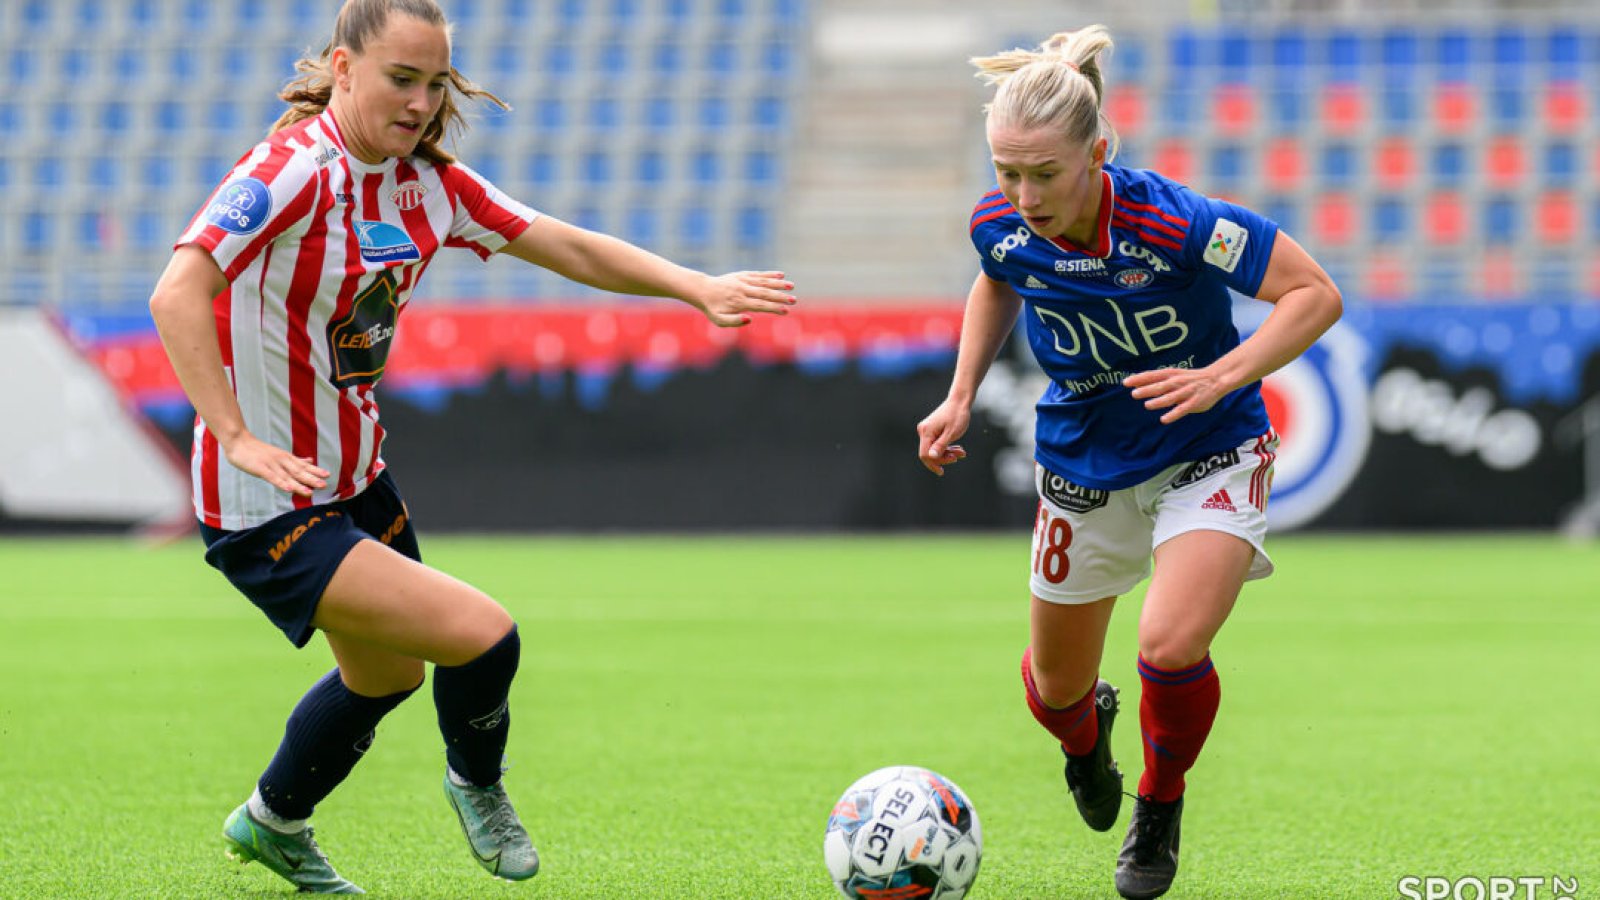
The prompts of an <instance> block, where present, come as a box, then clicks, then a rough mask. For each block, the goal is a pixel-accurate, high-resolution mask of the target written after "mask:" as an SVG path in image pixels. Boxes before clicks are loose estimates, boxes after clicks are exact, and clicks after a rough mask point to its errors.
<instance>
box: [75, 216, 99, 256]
mask: <svg viewBox="0 0 1600 900" xmlns="http://www.w3.org/2000/svg"><path fill="white" fill-rule="evenodd" d="M76 218H77V220H78V221H77V228H76V229H75V230H76V231H77V236H78V247H77V249H78V250H80V251H85V252H91V253H93V252H99V251H101V250H104V249H105V240H104V238H105V226H104V223H103V222H102V221H101V219H102V217H101V215H100V213H99V212H96V211H80V212H79V213H78V214H77V216H76Z"/></svg>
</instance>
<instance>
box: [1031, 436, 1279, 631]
mask: <svg viewBox="0 0 1600 900" xmlns="http://www.w3.org/2000/svg"><path fill="white" fill-rule="evenodd" d="M1277 446H1278V440H1277V435H1275V434H1272V433H1271V432H1268V433H1267V434H1265V435H1262V436H1261V437H1260V438H1252V439H1251V440H1249V441H1246V442H1245V443H1244V444H1241V445H1240V446H1239V447H1237V448H1235V449H1233V450H1228V451H1226V452H1223V453H1217V454H1213V455H1211V456H1208V457H1206V458H1205V459H1201V460H1196V461H1193V462H1186V463H1179V464H1178V465H1174V466H1169V467H1168V468H1166V469H1164V470H1162V471H1161V472H1160V473H1159V474H1157V475H1156V476H1155V477H1154V478H1151V479H1150V480H1148V481H1145V482H1143V483H1142V484H1137V485H1134V486H1133V487H1130V488H1123V489H1121V490H1105V489H1101V488H1091V487H1084V486H1083V485H1080V484H1074V483H1072V482H1071V481H1069V480H1067V479H1066V478H1063V477H1062V476H1060V475H1057V474H1055V473H1054V472H1051V471H1050V470H1049V469H1046V468H1045V467H1043V466H1035V468H1034V484H1035V487H1036V488H1037V489H1038V492H1039V511H1038V514H1037V515H1036V516H1035V518H1034V523H1033V553H1032V556H1031V560H1030V561H1031V563H1032V573H1031V576H1030V578H1029V587H1030V588H1031V589H1032V591H1033V595H1034V596H1035V597H1038V598H1039V599H1041V600H1048V601H1050V602H1052V603H1092V602H1094V601H1096V600H1099V599H1101V598H1103V597H1116V596H1120V595H1122V594H1125V593H1127V592H1128V591H1130V590H1132V589H1133V587H1134V586H1135V585H1137V584H1138V583H1139V582H1141V581H1143V580H1144V579H1145V578H1146V577H1147V576H1148V575H1149V574H1150V557H1151V553H1152V552H1153V551H1154V549H1155V548H1156V547H1157V546H1160V545H1161V544H1162V543H1163V542H1165V541H1167V540H1170V539H1172V538H1174V537H1176V536H1178V535H1180V534H1183V533H1185V532H1188V531H1199V530H1207V531H1220V532H1223V533H1225V534H1232V535H1234V536H1236V537H1238V538H1239V539H1240V540H1243V541H1244V542H1246V543H1248V544H1250V545H1251V546H1252V547H1254V548H1255V551H1256V555H1255V561H1254V562H1252V563H1251V566H1250V573H1249V575H1248V576H1246V577H1247V579H1256V578H1265V577H1266V576H1268V575H1270V574H1272V560H1271V559H1269V558H1268V557H1267V553H1266V549H1265V542H1266V537H1267V518H1266V506H1267V494H1268V491H1269V489H1270V487H1271V484H1272V461H1273V459H1274V457H1275V456H1276V451H1277Z"/></svg>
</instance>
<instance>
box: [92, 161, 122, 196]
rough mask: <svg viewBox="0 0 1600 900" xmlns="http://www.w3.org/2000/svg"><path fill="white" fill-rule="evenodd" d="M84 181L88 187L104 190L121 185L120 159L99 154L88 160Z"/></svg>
mask: <svg viewBox="0 0 1600 900" xmlns="http://www.w3.org/2000/svg"><path fill="white" fill-rule="evenodd" d="M87 170H88V171H87V173H86V177H85V179H84V180H85V181H87V182H88V183H89V186H90V187H95V188H100V189H101V190H106V189H109V188H115V187H120V186H121V184H122V157H121V156H118V155H116V154H100V155H96V156H92V157H90V158H89V162H88V166H87Z"/></svg>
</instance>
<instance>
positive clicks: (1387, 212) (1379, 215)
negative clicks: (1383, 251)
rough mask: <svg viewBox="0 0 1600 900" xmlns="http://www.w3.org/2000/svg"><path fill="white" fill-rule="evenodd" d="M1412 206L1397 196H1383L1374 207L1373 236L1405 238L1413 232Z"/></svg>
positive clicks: (1389, 238)
mask: <svg viewBox="0 0 1600 900" xmlns="http://www.w3.org/2000/svg"><path fill="white" fill-rule="evenodd" d="M1410 212H1411V208H1410V206H1409V205H1408V204H1407V203H1406V201H1404V200H1402V199H1400V198H1397V197H1392V196H1390V197H1383V198H1380V199H1379V200H1378V202H1377V203H1375V204H1373V207H1372V232H1373V236H1375V237H1377V238H1378V239H1380V240H1385V241H1400V240H1405V239H1406V238H1407V237H1408V236H1409V235H1410V233H1411V215H1410Z"/></svg>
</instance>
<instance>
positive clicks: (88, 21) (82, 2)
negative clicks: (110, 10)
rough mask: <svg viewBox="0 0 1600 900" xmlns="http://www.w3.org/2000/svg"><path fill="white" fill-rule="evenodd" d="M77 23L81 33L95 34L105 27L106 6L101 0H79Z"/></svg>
mask: <svg viewBox="0 0 1600 900" xmlns="http://www.w3.org/2000/svg"><path fill="white" fill-rule="evenodd" d="M76 18H77V24H78V27H79V28H80V29H83V31H82V32H81V33H84V34H94V33H95V32H96V31H97V30H98V29H100V28H103V27H105V24H106V8H105V4H104V3H102V2H101V0H78V14H77V17H76Z"/></svg>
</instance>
